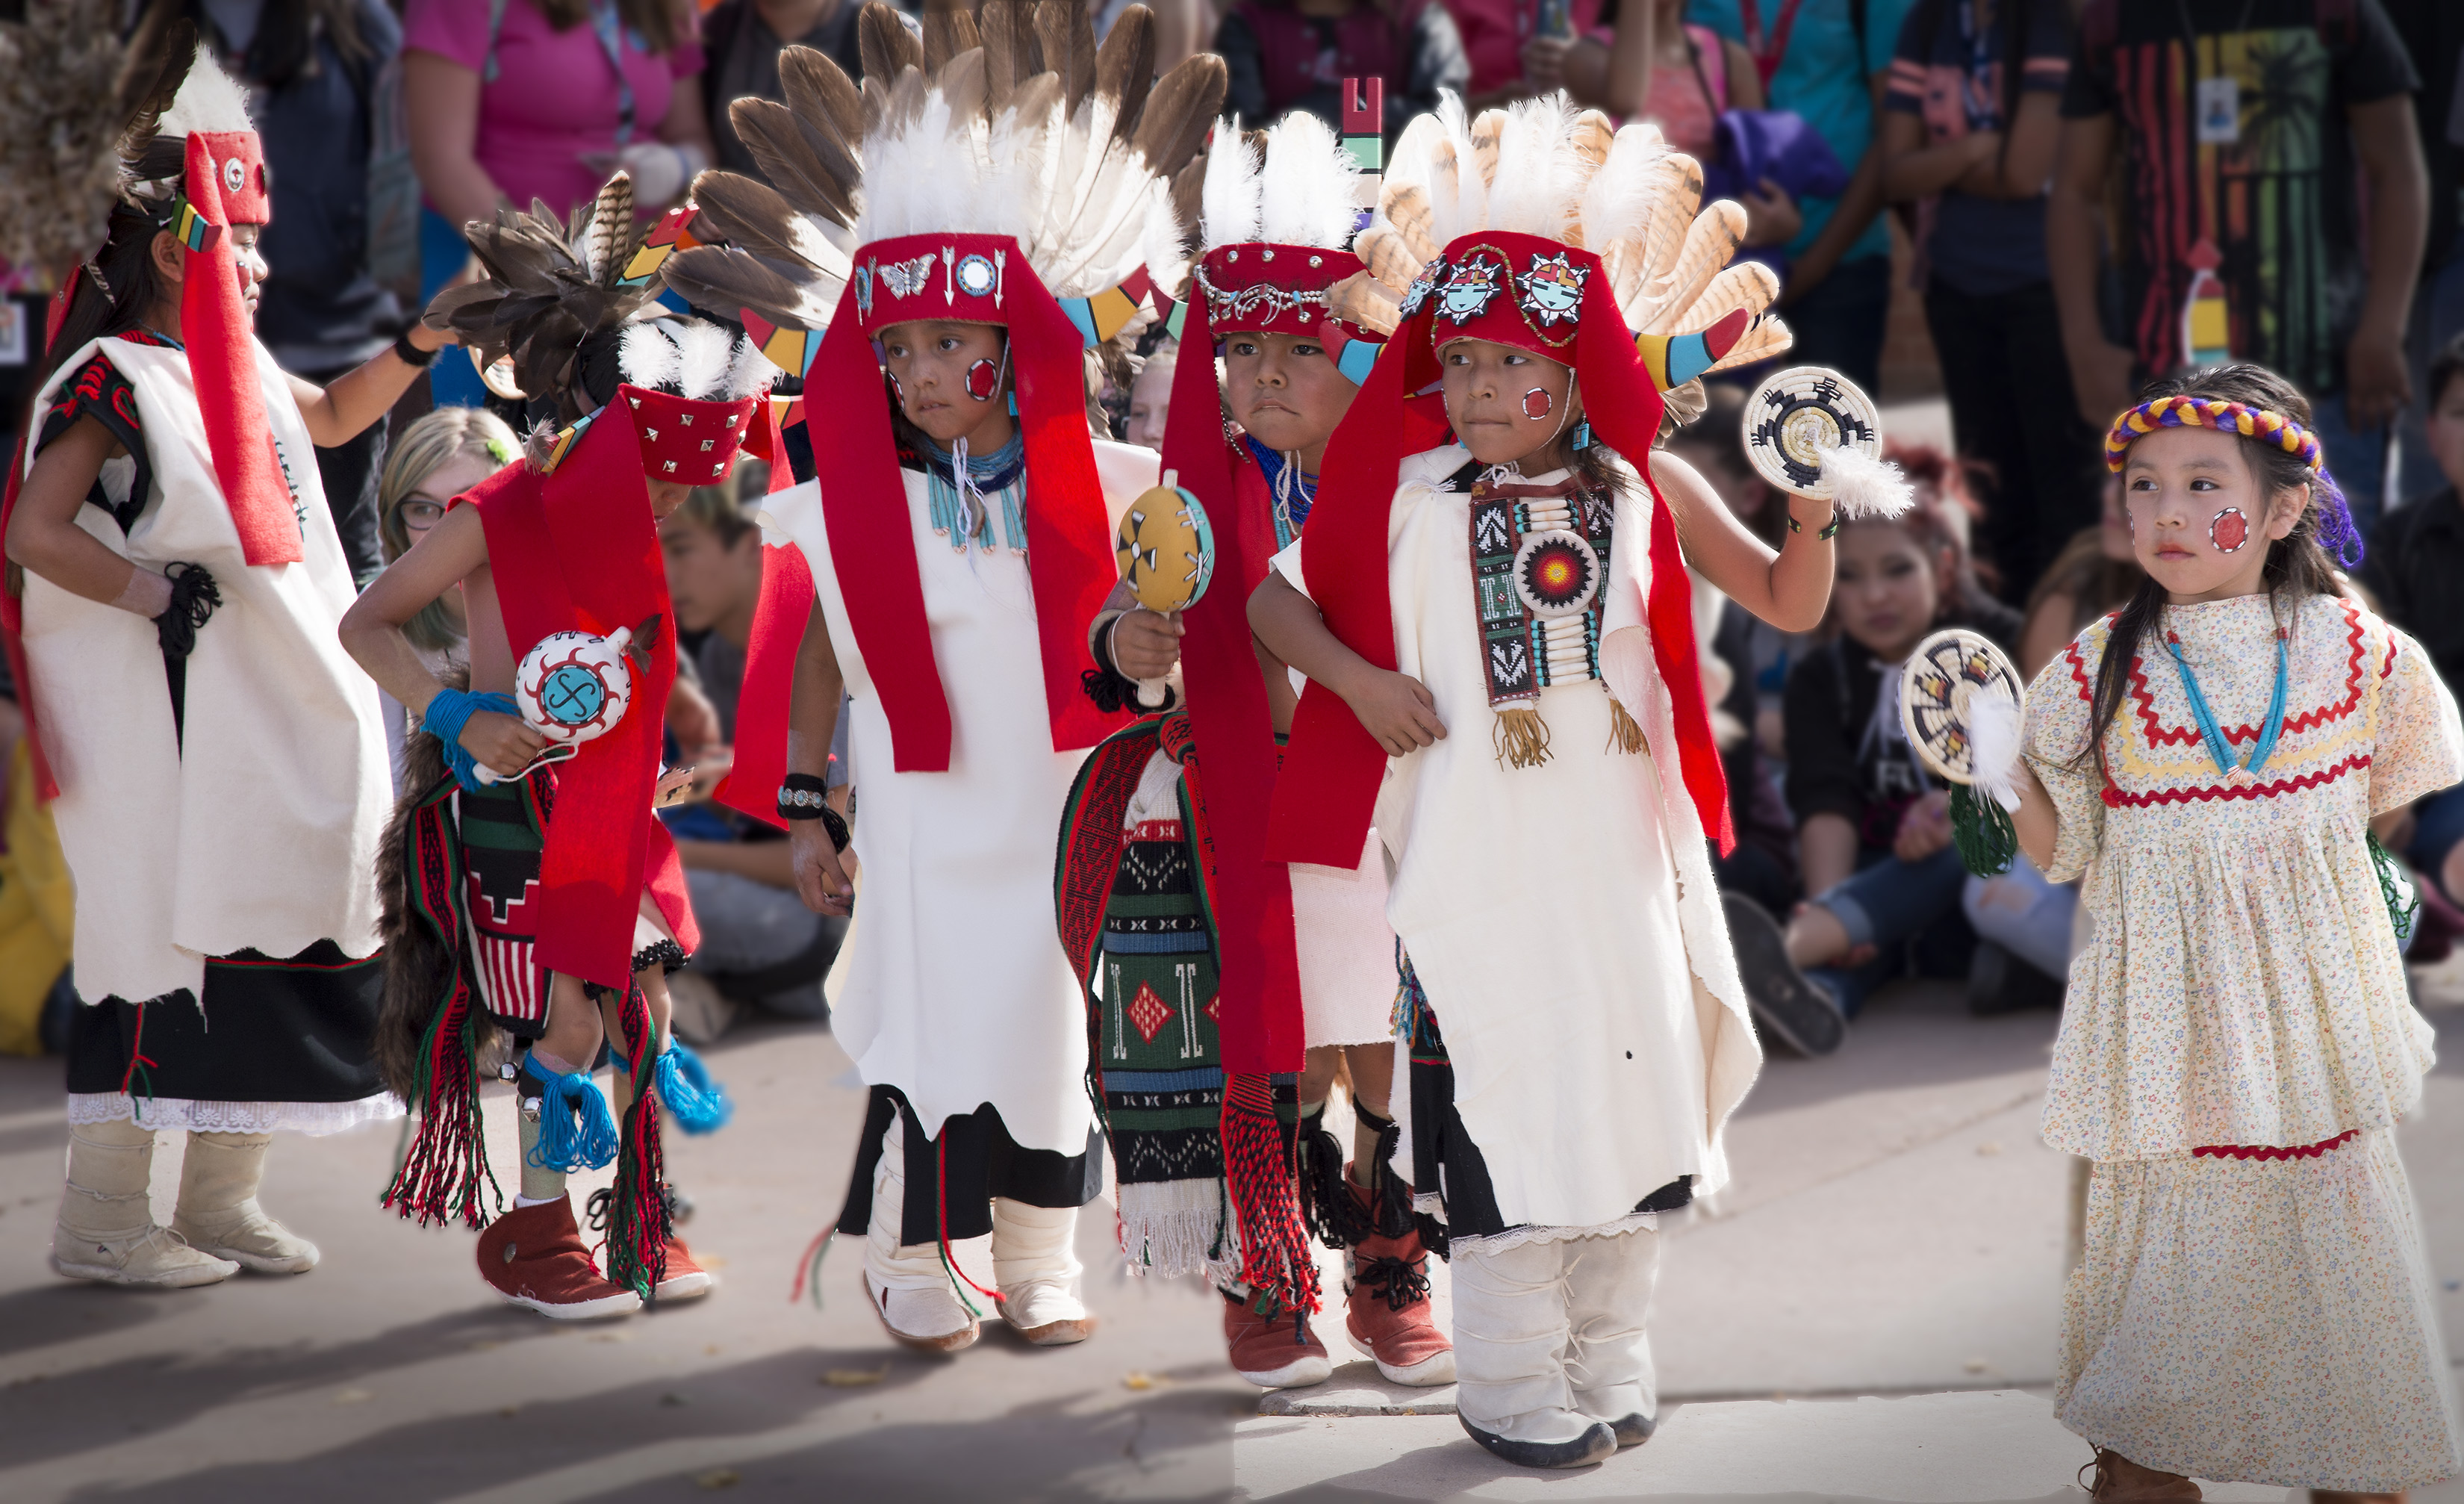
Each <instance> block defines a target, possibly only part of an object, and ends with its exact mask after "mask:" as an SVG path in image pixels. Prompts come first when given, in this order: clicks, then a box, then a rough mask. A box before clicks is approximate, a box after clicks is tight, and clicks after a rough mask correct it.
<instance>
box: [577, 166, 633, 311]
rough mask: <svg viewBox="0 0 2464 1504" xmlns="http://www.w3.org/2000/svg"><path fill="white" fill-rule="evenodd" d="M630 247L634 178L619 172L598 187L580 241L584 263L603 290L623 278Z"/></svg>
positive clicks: (631, 242) (629, 174)
mask: <svg viewBox="0 0 2464 1504" xmlns="http://www.w3.org/2000/svg"><path fill="white" fill-rule="evenodd" d="M632 245H633V175H632V174H631V173H629V172H618V173H617V174H616V175H615V176H614V177H611V178H609V179H608V180H607V181H606V182H605V184H603V185H602V186H601V187H600V189H599V197H598V199H597V200H596V201H595V202H594V203H593V204H592V205H591V214H590V228H589V231H588V233H587V236H586V238H584V239H583V246H582V249H583V265H585V266H587V267H588V268H589V269H590V276H591V279H592V280H593V281H596V282H597V283H598V284H599V285H600V286H602V287H614V286H615V285H616V282H617V279H618V278H619V277H621V276H624V275H625V262H626V259H627V257H626V253H627V251H629V250H631V249H632Z"/></svg>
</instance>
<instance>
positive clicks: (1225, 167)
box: [1198, 116, 1259, 250]
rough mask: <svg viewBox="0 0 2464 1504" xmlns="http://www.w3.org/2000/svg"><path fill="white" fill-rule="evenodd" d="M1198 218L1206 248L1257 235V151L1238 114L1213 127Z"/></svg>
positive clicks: (1199, 198) (1234, 243) (1234, 242)
mask: <svg viewBox="0 0 2464 1504" xmlns="http://www.w3.org/2000/svg"><path fill="white" fill-rule="evenodd" d="M1198 214H1199V224H1200V225H1201V226H1202V227H1203V233H1204V235H1205V244H1206V246H1207V249H1209V250H1213V249H1214V248H1215V247H1217V246H1237V245H1245V244H1247V243H1248V242H1250V241H1252V240H1255V239H1257V238H1258V235H1259V230H1258V153H1257V149H1256V148H1255V147H1253V146H1252V145H1250V144H1249V139H1248V137H1247V135H1246V134H1244V133H1243V131H1242V129H1241V120H1240V117H1239V116H1234V117H1233V118H1232V121H1231V122H1230V123H1229V124H1223V125H1218V126H1216V127H1215V141H1214V144H1212V145H1210V146H1208V147H1207V149H1206V179H1205V182H1204V183H1203V185H1202V186H1201V187H1200V188H1199V195H1198Z"/></svg>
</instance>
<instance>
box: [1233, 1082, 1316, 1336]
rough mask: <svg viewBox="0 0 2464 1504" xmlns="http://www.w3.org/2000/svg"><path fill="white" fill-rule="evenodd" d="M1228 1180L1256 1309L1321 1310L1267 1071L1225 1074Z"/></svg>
mask: <svg viewBox="0 0 2464 1504" xmlns="http://www.w3.org/2000/svg"><path fill="white" fill-rule="evenodd" d="M1223 1183H1224V1188H1225V1190H1226V1192H1227V1193H1228V1194H1229V1195H1230V1197H1231V1201H1232V1212H1233V1215H1234V1216H1235V1217H1237V1218H1238V1219H1239V1221H1240V1228H1241V1280H1242V1283H1243V1284H1245V1285H1247V1286H1249V1288H1250V1289H1251V1290H1252V1291H1254V1292H1255V1293H1256V1294H1255V1296H1254V1300H1255V1309H1256V1310H1257V1311H1258V1312H1259V1313H1260V1314H1261V1315H1263V1316H1276V1315H1279V1314H1280V1313H1282V1312H1284V1311H1287V1310H1291V1309H1294V1308H1298V1309H1301V1310H1306V1311H1315V1310H1317V1309H1318V1307H1319V1285H1318V1273H1317V1259H1316V1258H1315V1256H1314V1255H1313V1254H1312V1253H1311V1251H1310V1250H1309V1228H1307V1227H1305V1226H1303V1225H1302V1223H1301V1208H1300V1198H1299V1194H1298V1192H1297V1190H1296V1189H1295V1187H1294V1185H1293V1183H1292V1168H1291V1164H1290V1161H1288V1160H1287V1157H1286V1155H1285V1152H1284V1133H1283V1126H1282V1124H1281V1123H1279V1122H1278V1121H1277V1120H1276V1117H1275V1089H1274V1083H1273V1081H1272V1080H1271V1079H1269V1078H1268V1077H1266V1076H1263V1075H1238V1074H1231V1075H1226V1076H1225V1077H1224V1082H1223Z"/></svg>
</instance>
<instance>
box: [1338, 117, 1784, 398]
mask: <svg viewBox="0 0 2464 1504" xmlns="http://www.w3.org/2000/svg"><path fill="white" fill-rule="evenodd" d="M1702 199H1703V168H1702V166H1701V164H1699V163H1697V162H1696V161H1695V160H1694V159H1693V158H1691V157H1689V156H1686V155H1685V154H1684V153H1683V152H1681V151H1676V150H1673V149H1671V148H1670V147H1669V145H1668V144H1667V143H1666V142H1665V141H1663V140H1661V135H1660V129H1659V127H1658V126H1655V125H1649V124H1636V125H1628V126H1626V127H1625V128H1624V129H1622V130H1615V131H1613V130H1612V129H1611V128H1610V125H1609V122H1608V117H1606V116H1604V115H1602V114H1600V113H1599V112H1598V111H1597V110H1584V111H1582V112H1580V113H1576V112H1575V111H1574V109H1573V106H1572V105H1570V104H1569V103H1568V102H1567V101H1566V100H1565V98H1564V96H1562V95H1556V96H1551V97H1549V98H1546V99H1539V100H1524V101H1522V102H1520V103H1517V104H1515V105H1514V106H1513V107H1512V108H1510V109H1505V110H1486V111H1484V112H1483V113H1482V114H1481V116H1480V118H1479V119H1478V120H1476V121H1472V122H1468V123H1466V122H1465V121H1464V119H1463V106H1462V103H1461V102H1460V101H1459V100H1454V99H1452V98H1449V99H1448V100H1446V102H1445V104H1444V106H1443V107H1442V108H1441V109H1440V110H1438V111H1437V112H1436V113H1435V114H1432V115H1423V116H1420V117H1419V118H1418V119H1416V120H1414V121H1413V122H1412V123H1411V124H1410V125H1409V126H1408V127H1406V128H1405V130H1404V132H1403V136H1402V139H1401V140H1400V141H1398V142H1397V144H1396V146H1395V150H1394V153H1393V155H1392V157H1391V158H1390V159H1389V161H1388V165H1387V168H1386V176H1385V182H1384V185H1383V187H1382V188H1381V190H1380V192H1379V195H1378V204H1377V213H1376V216H1375V219H1373V220H1372V221H1371V223H1370V226H1369V228H1368V229H1367V230H1364V231H1362V232H1361V234H1360V239H1359V241H1358V243H1357V245H1356V246H1355V247H1354V249H1355V250H1356V251H1357V252H1358V253H1359V254H1360V258H1361V260H1362V262H1363V263H1364V264H1365V265H1366V268H1367V275H1366V276H1360V277H1356V278H1354V279H1353V280H1352V281H1350V282H1347V283H1346V284H1345V285H1343V286H1342V287H1339V288H1337V289H1336V290H1335V293H1334V295H1333V300H1334V305H1335V309H1336V311H1337V312H1338V313H1340V314H1341V315H1342V316H1343V317H1345V318H1347V319H1350V320H1353V321H1355V322H1358V323H1361V324H1363V325H1365V326H1367V327H1369V328H1372V329H1376V330H1378V331H1380V332H1392V331H1393V330H1394V328H1395V327H1396V326H1397V324H1398V323H1399V322H1400V321H1402V319H1403V317H1404V316H1405V313H1406V312H1407V309H1406V307H1405V305H1406V304H1407V303H1410V304H1411V305H1412V306H1413V307H1415V308H1417V307H1418V303H1417V302H1414V301H1413V294H1414V293H1415V292H1416V291H1419V292H1420V295H1421V296H1422V297H1423V298H1425V297H1429V296H1432V295H1435V294H1438V293H1439V292H1440V291H1441V289H1440V287H1439V286H1438V281H1439V279H1440V278H1442V277H1443V276H1445V274H1446V272H1447V270H1448V268H1447V267H1446V266H1445V265H1444V250H1445V247H1447V246H1448V245H1449V244H1451V243H1453V242H1455V241H1457V240H1459V239H1461V238H1463V236H1465V235H1471V234H1477V233H1479V232H1485V231H1500V232H1507V233H1514V234H1525V235H1533V236H1537V237H1539V238H1541V239H1544V240H1553V241H1557V242H1559V243H1561V244H1563V245H1567V246H1571V247H1575V248H1577V249H1581V250H1587V251H1589V252H1591V253H1592V254H1595V255H1596V256H1598V257H1599V265H1600V271H1601V273H1602V274H1603V275H1604V276H1606V277H1607V278H1608V282H1609V288H1610V291H1611V293H1612V295H1613V297H1614V299H1615V301H1616V304H1617V311H1618V312H1619V313H1621V314H1622V315H1624V317H1625V321H1626V327H1627V328H1628V329H1630V330H1632V331H1633V332H1634V334H1635V335H1636V336H1637V337H1638V338H1637V341H1636V343H1637V346H1638V348H1639V349H1640V350H1641V352H1642V355H1643V359H1644V363H1645V365H1648V366H1650V367H1651V368H1652V376H1653V382H1654V384H1655V385H1656V386H1658V387H1660V388H1661V390H1663V391H1666V390H1669V389H1671V388H1673V387H1678V386H1681V385H1683V383H1685V382H1689V381H1692V380H1694V379H1696V378H1698V377H1701V376H1703V375H1705V374H1707V373H1709V372H1710V371H1716V370H1725V369H1727V368H1728V367H1730V366H1735V365H1748V364H1750V363H1752V362H1755V361H1762V360H1768V359H1770V358H1771V356H1774V355H1777V354H1779V353H1780V352H1781V351H1783V350H1785V349H1787V348H1788V345H1789V342H1790V336H1789V332H1788V326H1787V325H1786V324H1784V323H1782V322H1781V321H1780V320H1779V319H1778V318H1777V317H1776V316H1775V315H1771V314H1768V313H1766V312H1765V311H1764V310H1766V309H1768V308H1769V307H1770V306H1771V299H1774V298H1776V297H1777V296H1778V294H1779V278H1778V276H1777V275H1776V274H1774V273H1773V272H1772V271H1771V268H1769V267H1767V266H1764V265H1762V264H1761V263H1760V262H1755V261H1741V262H1737V263H1736V264H1734V265H1731V264H1730V262H1729V258H1730V257H1731V256H1733V255H1734V254H1736V251H1737V248H1738V247H1739V246H1740V245H1742V244H1743V243H1744V239H1745V229H1746V211H1745V210H1744V209H1743V208H1741V207H1740V206H1738V205H1737V204H1735V203H1733V202H1730V201H1728V200H1726V199H1722V200H1719V201H1717V202H1715V203H1712V204H1709V205H1705V204H1704V203H1703V201H1702ZM1433 267H1434V268H1436V270H1435V271H1434V272H1432V270H1431V268H1433ZM1424 278H1426V280H1427V285H1426V287H1425V288H1423V287H1422V285H1421V284H1422V283H1423V279H1424ZM1470 296H1473V292H1472V290H1471V289H1469V288H1466V289H1464V291H1463V297H1465V298H1468V297H1470ZM1453 306H1455V307H1461V306H1463V303H1462V302H1461V301H1460V300H1458V301H1457V302H1456V303H1455V304H1454V305H1453ZM1544 306H1545V305H1544ZM1740 309H1742V310H1744V311H1745V314H1746V319H1747V322H1746V327H1745V328H1744V330H1743V332H1742V333H1740V334H1738V335H1737V336H1736V338H1735V342H1734V343H1731V344H1729V345H1728V346H1727V348H1726V350H1725V351H1723V352H1719V353H1717V354H1711V352H1708V351H1706V350H1699V349H1689V348H1688V347H1687V346H1688V345H1689V344H1690V343H1692V341H1691V339H1690V338H1689V337H1698V336H1701V335H1703V334H1704V333H1705V332H1706V331H1708V330H1711V329H1713V328H1715V327H1717V326H1718V325H1719V324H1720V323H1721V321H1723V320H1725V319H1727V317H1728V316H1729V315H1730V314H1733V313H1735V312H1737V311H1738V310H1740ZM1462 327H1463V322H1462V321H1454V323H1453V324H1452V327H1451V328H1444V327H1441V335H1444V336H1445V337H1452V334H1453V332H1454V330H1456V329H1460V328H1462ZM1706 355H1708V356H1709V358H1708V359H1707V360H1705V359H1704V357H1705V356H1706Z"/></svg>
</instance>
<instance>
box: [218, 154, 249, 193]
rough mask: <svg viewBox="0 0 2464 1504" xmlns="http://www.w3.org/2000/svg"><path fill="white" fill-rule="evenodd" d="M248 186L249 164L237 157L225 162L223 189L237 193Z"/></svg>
mask: <svg viewBox="0 0 2464 1504" xmlns="http://www.w3.org/2000/svg"><path fill="white" fill-rule="evenodd" d="M246 187H248V164H246V163H244V162H242V161H240V160H239V159H238V158H237V157H233V158H231V160H230V161H229V162H226V163H224V164H223V191H224V192H226V193H236V192H238V191H239V190H240V189H242V188H246Z"/></svg>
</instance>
